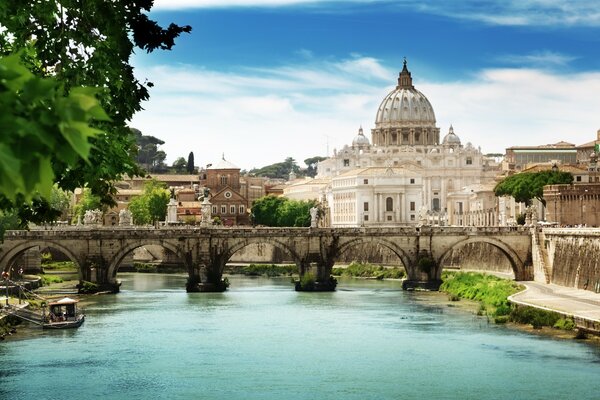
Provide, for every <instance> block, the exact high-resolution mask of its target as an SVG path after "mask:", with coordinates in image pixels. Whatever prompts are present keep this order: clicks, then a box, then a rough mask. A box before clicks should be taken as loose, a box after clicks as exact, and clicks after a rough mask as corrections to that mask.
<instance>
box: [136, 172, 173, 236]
mask: <svg viewBox="0 0 600 400" xmlns="http://www.w3.org/2000/svg"><path fill="white" fill-rule="evenodd" d="M169 198H170V195H169V191H168V190H167V186H166V184H165V183H163V182H158V181H156V180H154V179H153V180H151V181H149V182H147V183H146V185H145V186H144V192H143V193H142V194H141V195H140V196H138V197H135V198H133V199H132V200H131V201H130V202H129V206H128V209H129V211H131V215H132V217H133V221H134V222H135V223H136V224H137V225H146V224H152V223H155V222H156V221H162V220H164V219H165V216H166V215H167V204H168V203H169Z"/></svg>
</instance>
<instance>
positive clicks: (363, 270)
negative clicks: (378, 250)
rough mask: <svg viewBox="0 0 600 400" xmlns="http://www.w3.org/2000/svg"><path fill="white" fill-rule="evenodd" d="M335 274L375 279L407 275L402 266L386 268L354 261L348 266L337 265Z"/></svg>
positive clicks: (334, 269) (397, 277)
mask: <svg viewBox="0 0 600 400" xmlns="http://www.w3.org/2000/svg"><path fill="white" fill-rule="evenodd" d="M331 273H332V274H333V275H337V276H350V277H358V278H375V279H402V278H404V277H405V276H406V273H405V272H404V269H402V268H396V267H393V268H386V267H383V266H381V265H373V264H368V263H359V262H352V263H351V264H350V265H348V266H347V267H346V268H341V267H336V268H333V270H332V271H331Z"/></svg>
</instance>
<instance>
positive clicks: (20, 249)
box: [0, 240, 83, 278]
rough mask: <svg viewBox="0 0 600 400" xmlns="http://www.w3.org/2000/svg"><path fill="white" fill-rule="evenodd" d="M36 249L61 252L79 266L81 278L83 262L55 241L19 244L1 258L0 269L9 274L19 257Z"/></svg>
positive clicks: (34, 241) (35, 241)
mask: <svg viewBox="0 0 600 400" xmlns="http://www.w3.org/2000/svg"><path fill="white" fill-rule="evenodd" d="M34 247H39V248H40V249H43V248H53V249H56V250H58V251H60V252H61V253H63V254H64V255H66V256H67V257H68V258H69V260H71V261H73V262H74V263H75V264H76V265H77V271H78V273H79V277H80V278H81V276H82V271H81V266H82V262H83V260H80V259H79V257H77V255H76V254H75V253H73V252H72V251H71V250H69V248H68V247H66V246H64V245H61V244H59V243H57V242H55V241H53V240H33V241H30V240H28V241H26V242H22V243H19V244H18V245H16V246H15V247H13V248H11V249H10V250H9V251H8V252H7V253H6V254H4V255H3V256H1V257H0V268H1V269H2V270H3V271H7V272H8V270H9V268H10V266H11V264H12V263H13V262H14V261H15V259H16V258H17V257H18V256H20V255H21V254H22V253H24V252H25V251H27V250H29V249H32V248H34Z"/></svg>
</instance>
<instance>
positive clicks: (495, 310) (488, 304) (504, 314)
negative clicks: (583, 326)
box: [440, 272, 575, 331]
mask: <svg viewBox="0 0 600 400" xmlns="http://www.w3.org/2000/svg"><path fill="white" fill-rule="evenodd" d="M442 279H443V281H444V282H443V283H442V285H441V286H440V290H441V291H444V292H447V293H448V294H449V296H450V297H449V298H451V300H453V301H455V300H456V298H457V297H459V298H463V299H469V300H475V301H478V302H479V303H480V307H479V311H478V312H477V315H489V316H491V317H492V318H493V320H494V322H495V323H497V324H503V323H506V322H515V323H518V324H526V325H527V324H531V325H532V326H533V328H535V329H540V328H542V327H544V326H548V327H553V328H556V329H561V330H567V331H569V330H573V329H575V323H574V321H573V319H571V318H565V317H564V316H562V315H561V314H559V313H556V312H553V311H546V310H541V309H539V308H534V307H523V306H516V305H513V304H510V303H509V301H508V296H510V295H512V294H514V293H517V292H519V291H521V290H523V286H521V285H519V284H518V283H516V282H514V281H509V280H506V279H501V278H498V277H495V276H493V275H486V274H481V273H476V272H444V274H443V275H442Z"/></svg>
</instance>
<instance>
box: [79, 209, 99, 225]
mask: <svg viewBox="0 0 600 400" xmlns="http://www.w3.org/2000/svg"><path fill="white" fill-rule="evenodd" d="M83 224H84V225H101V224H102V211H101V210H98V209H96V210H87V211H86V212H85V214H84V215H83Z"/></svg>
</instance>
